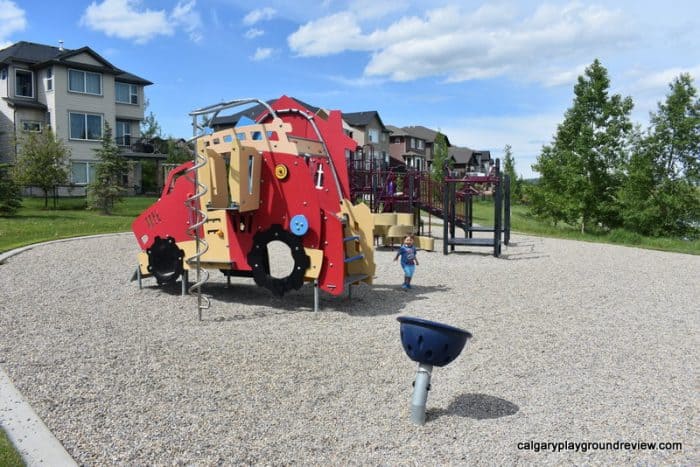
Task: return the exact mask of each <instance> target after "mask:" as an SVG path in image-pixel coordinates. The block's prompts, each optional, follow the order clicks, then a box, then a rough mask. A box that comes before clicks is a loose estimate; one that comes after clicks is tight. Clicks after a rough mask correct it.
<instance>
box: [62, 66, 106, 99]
mask: <svg viewBox="0 0 700 467" xmlns="http://www.w3.org/2000/svg"><path fill="white" fill-rule="evenodd" d="M68 90H69V91H72V92H81V93H83V94H94V95H96V96H101V95H102V75H101V74H99V73H90V72H89V71H79V70H68Z"/></svg>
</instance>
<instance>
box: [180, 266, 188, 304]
mask: <svg viewBox="0 0 700 467" xmlns="http://www.w3.org/2000/svg"><path fill="white" fill-rule="evenodd" d="M188 282H189V270H188V269H185V270H184V271H182V292H181V294H182V296H183V297H184V296H185V294H186V293H187V285H188Z"/></svg>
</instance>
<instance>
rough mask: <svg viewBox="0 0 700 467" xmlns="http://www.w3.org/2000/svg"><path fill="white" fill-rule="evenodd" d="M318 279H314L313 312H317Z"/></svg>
mask: <svg viewBox="0 0 700 467" xmlns="http://www.w3.org/2000/svg"><path fill="white" fill-rule="evenodd" d="M318 301H319V300H318V279H314V311H318Z"/></svg>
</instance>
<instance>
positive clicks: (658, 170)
mask: <svg viewBox="0 0 700 467" xmlns="http://www.w3.org/2000/svg"><path fill="white" fill-rule="evenodd" d="M669 88H670V92H669V94H667V96H666V101H665V102H664V103H659V104H658V110H657V112H655V113H652V114H651V117H650V127H649V130H648V131H647V134H646V136H645V137H644V138H641V137H640V138H639V139H638V142H637V144H636V150H635V153H634V154H633V156H632V157H631V159H630V163H629V166H628V178H627V181H626V183H625V184H624V185H623V186H622V189H621V190H620V195H619V197H620V200H621V204H622V206H623V218H624V222H625V226H626V227H627V228H629V229H630V230H634V231H636V232H638V233H641V234H645V235H654V236H660V235H685V234H688V233H691V232H693V231H697V230H698V223H699V222H700V191H699V189H698V186H697V180H698V175H699V174H700V159H699V158H700V99H699V98H698V95H697V90H696V89H695V87H694V85H693V79H692V78H691V76H690V75H688V74H681V75H680V76H679V77H677V78H676V79H674V80H673V82H672V83H671V84H670V85H669Z"/></svg>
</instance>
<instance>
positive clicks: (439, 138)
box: [430, 131, 449, 181]
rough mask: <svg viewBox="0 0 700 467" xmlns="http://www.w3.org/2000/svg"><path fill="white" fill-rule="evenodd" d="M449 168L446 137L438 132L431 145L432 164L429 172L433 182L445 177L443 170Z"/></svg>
mask: <svg viewBox="0 0 700 467" xmlns="http://www.w3.org/2000/svg"><path fill="white" fill-rule="evenodd" d="M446 168H449V153H448V147H447V137H446V136H445V135H443V134H442V133H441V132H439V131H438V133H437V135H435V143H434V144H433V162H432V165H431V166H430V172H431V176H432V178H433V180H435V181H439V180H442V179H443V178H444V177H445V169H446Z"/></svg>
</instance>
